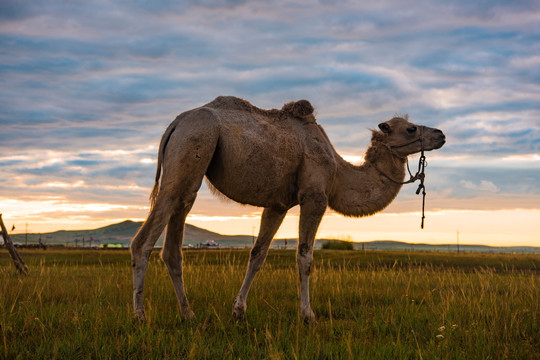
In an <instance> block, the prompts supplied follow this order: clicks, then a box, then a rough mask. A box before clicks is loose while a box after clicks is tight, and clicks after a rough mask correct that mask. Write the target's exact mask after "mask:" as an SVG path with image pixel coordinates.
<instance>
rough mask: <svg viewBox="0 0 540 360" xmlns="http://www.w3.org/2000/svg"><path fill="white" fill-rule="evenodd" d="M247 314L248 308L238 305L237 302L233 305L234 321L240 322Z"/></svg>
mask: <svg viewBox="0 0 540 360" xmlns="http://www.w3.org/2000/svg"><path fill="white" fill-rule="evenodd" d="M245 312H246V306H245V305H244V306H242V305H240V304H238V303H237V302H236V301H235V302H234V304H233V311H232V317H233V319H234V320H236V321H239V320H242V319H243V318H244V314H245Z"/></svg>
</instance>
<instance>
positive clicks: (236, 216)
mask: <svg viewBox="0 0 540 360" xmlns="http://www.w3.org/2000/svg"><path fill="white" fill-rule="evenodd" d="M423 4H424V5H423V6H419V5H418V3H417V2H414V1H389V2H384V3H380V4H379V3H378V4H375V3H373V4H364V3H362V2H348V1H345V2H340V3H339V5H337V4H336V5H334V4H333V3H332V2H320V3H319V4H317V5H314V4H312V2H306V1H293V2H285V1H277V2H267V1H258V2H243V1H219V0H216V1H208V2H203V3H202V4H196V3H192V2H188V3H186V2H177V3H176V2H165V3H163V2H156V3H152V2H142V3H141V2H138V3H137V4H132V5H127V4H118V3H117V2H112V1H103V2H100V3H99V4H98V3H93V2H69V3H65V2H57V1H48V2H39V1H38V2H8V3H6V4H4V5H1V6H0V13H1V14H2V15H0V16H1V17H2V21H1V22H0V48H1V52H0V71H1V72H2V77H1V79H2V86H1V87H0V110H1V111H0V168H1V169H2V176H1V177H0V213H2V214H3V219H4V221H5V223H6V225H7V226H8V227H9V228H11V226H12V224H14V225H15V230H14V233H23V232H25V231H26V226H28V231H29V232H34V233H37V232H49V231H56V230H60V229H89V228H97V227H101V226H105V225H109V224H112V223H115V222H120V221H124V220H126V219H132V220H136V221H142V220H144V219H145V218H146V216H147V214H148V210H149V200H148V198H149V195H150V192H151V188H152V186H153V183H154V176H155V171H156V169H155V167H156V158H157V149H158V145H159V141H160V138H161V135H162V133H163V131H164V130H165V128H166V127H167V125H168V124H169V123H170V122H171V121H172V120H173V119H174V118H175V117H176V116H177V115H178V114H179V113H181V112H184V111H186V110H189V109H192V108H194V107H198V106H201V105H203V104H205V103H207V102H209V101H211V100H212V99H214V98H215V97H216V96H218V95H235V96H238V97H242V98H245V99H247V100H249V101H250V102H251V103H253V104H254V105H256V106H259V107H262V108H280V107H281V106H282V105H283V104H284V103H286V102H288V101H290V100H298V99H309V100H310V102H311V103H312V104H313V105H314V106H315V108H316V113H315V114H316V117H317V122H318V123H319V124H321V125H322V126H323V127H324V129H325V130H326V132H327V133H328V136H329V137H330V140H331V141H332V143H333V144H334V146H335V148H336V150H337V151H338V152H339V153H340V154H342V156H343V157H344V158H345V159H346V160H347V161H350V162H351V163H354V164H360V163H361V162H362V161H363V152H364V150H365V149H366V147H367V146H368V144H369V140H370V136H371V131H370V129H375V128H377V124H378V123H379V122H381V121H384V120H387V119H389V118H391V117H392V116H394V115H395V114H408V115H409V117H410V120H411V121H412V122H415V123H419V124H425V125H428V126H433V127H437V128H440V129H442V130H443V131H444V132H445V134H446V135H447V143H446V145H445V146H444V147H443V148H442V149H440V150H437V151H434V152H429V153H427V154H426V155H427V161H428V166H427V168H426V189H427V194H428V195H427V198H426V226H425V229H424V230H421V229H420V209H421V197H419V196H417V195H415V190H416V185H406V186H404V187H403V189H402V191H401V193H400V194H399V195H398V197H397V199H396V200H395V201H394V202H393V203H392V204H391V205H390V206H389V207H388V208H387V209H385V210H384V211H383V212H382V213H380V214H377V215H375V216H373V217H370V218H362V219H352V218H346V217H343V216H341V215H338V214H336V213H334V212H332V211H330V210H329V211H328V212H327V215H326V217H325V219H324V220H323V222H322V224H321V227H320V229H319V232H318V237H320V238H342V239H350V240H353V241H370V240H381V239H384V240H400V241H406V242H411V243H419V242H424V243H432V244H441V243H454V242H455V241H456V235H457V232H458V231H459V233H460V241H461V242H462V243H464V244H465V243H467V244H487V245H497V246H506V245H508V246H510V245H532V246H540V225H539V224H540V182H539V180H538V179H540V122H539V120H538V119H540V107H539V105H538V104H540V75H539V70H538V69H540V48H539V44H540V28H539V27H538V19H539V18H540V5H538V4H535V3H522V2H501V3H493V4H490V3H489V2H488V3H486V2H482V3H478V4H477V3H474V2H470V1H457V2H452V3H448V2H447V1H436V0H430V1H426V2H424V3H423ZM417 159H418V155H416V156H411V158H410V165H411V167H412V168H414V167H415V166H416V163H417ZM413 170H414V169H413ZM260 213H261V209H258V208H253V207H250V206H241V205H238V204H234V203H232V202H224V201H222V200H220V199H217V198H216V197H214V196H213V195H212V194H211V193H210V191H209V190H208V188H207V187H206V185H205V184H203V186H202V188H201V190H200V192H199V195H198V198H197V201H196V203H195V206H194V207H193V209H192V212H191V213H190V215H189V217H188V223H191V224H193V225H196V226H199V227H202V228H206V229H208V230H212V231H215V232H219V233H222V234H247V235H251V234H253V233H255V234H256V232H257V230H258V227H259V218H260ZM298 216H299V210H298V207H296V208H293V209H291V211H290V212H289V215H288V216H287V218H286V220H285V222H284V223H283V225H282V227H281V229H280V230H279V232H278V235H277V237H290V238H293V237H296V236H297V232H298ZM26 224H28V225H26Z"/></svg>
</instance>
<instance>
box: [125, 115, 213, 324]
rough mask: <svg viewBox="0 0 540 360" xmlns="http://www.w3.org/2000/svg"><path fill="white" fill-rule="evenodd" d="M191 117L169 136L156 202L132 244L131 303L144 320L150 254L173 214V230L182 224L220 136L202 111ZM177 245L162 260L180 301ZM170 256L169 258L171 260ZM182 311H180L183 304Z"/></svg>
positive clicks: (181, 290)
mask: <svg viewBox="0 0 540 360" xmlns="http://www.w3.org/2000/svg"><path fill="white" fill-rule="evenodd" d="M190 116H192V117H193V118H192V119H187V120H185V121H184V120H183V121H181V122H178V123H177V126H176V129H175V130H174V131H173V132H172V133H171V134H170V138H169V141H168V144H167V148H166V150H165V153H164V160H163V161H164V162H163V175H162V178H161V186H160V189H159V193H158V196H157V199H156V203H155V205H154V208H153V209H152V211H151V212H150V215H149V216H148V219H147V220H146V222H145V223H144V225H143V226H142V227H141V229H140V230H139V232H138V233H137V235H135V237H134V238H133V241H132V243H131V258H132V265H133V304H134V309H135V315H136V316H137V317H138V318H140V319H143V320H144V318H145V314H144V307H143V287H144V276H145V273H146V268H147V266H148V259H149V257H150V253H151V252H152V249H153V247H154V244H155V243H156V241H157V239H158V238H159V236H160V235H161V233H162V232H163V229H164V227H165V224H167V223H168V222H169V219H170V218H171V215H172V214H175V216H177V218H176V219H175V220H172V222H171V225H172V227H173V228H175V229H178V228H179V227H180V226H181V225H180V224H182V225H183V223H184V219H185V216H186V215H187V213H188V212H189V209H191V205H192V204H193V201H195V196H196V193H197V191H198V190H199V188H200V186H201V183H202V180H203V178H204V175H205V173H206V171H207V169H208V166H209V164H210V162H211V160H212V157H213V155H214V151H215V148H216V144H217V141H218V137H219V133H218V131H217V128H216V127H215V126H214V125H213V124H214V123H215V122H212V121H210V122H208V121H207V119H206V118H205V117H204V116H205V113H204V112H198V113H197V112H194V113H192V114H191V115H190ZM188 120H189V121H188ZM193 124H199V126H192V125H193ZM205 124H208V125H205ZM179 212H180V213H181V214H182V215H181V217H182V220H181V221H179V220H178V213H179ZM173 232H175V231H174V230H171V231H169V234H172V233H173ZM177 233H178V232H177ZM170 236H172V237H173V238H175V237H176V238H177V237H178V236H177V235H176V236H174V235H170ZM175 242H176V244H175ZM179 246H180V240H179V239H178V238H177V239H176V240H173V241H171V242H170V244H169V245H168V247H167V249H168V250H167V251H165V259H167V260H166V263H167V266H168V267H169V272H171V269H172V275H171V276H172V277H173V283H174V287H175V290H176V291H177V294H178V292H179V291H180V296H179V298H180V299H182V298H183V295H182V293H183V286H182V283H181V280H180V282H179V281H178V279H179V278H180V279H181V276H180V277H178V274H181V271H179V270H178V269H181V268H180V263H179V259H180V256H179V255H178V256H177V258H176V259H175V254H174V250H172V248H174V247H179ZM177 251H179V250H177ZM169 257H172V258H171V260H169ZM175 260H176V262H175ZM171 264H172V267H171ZM181 308H183V307H182V302H181ZM188 316H189V315H188Z"/></svg>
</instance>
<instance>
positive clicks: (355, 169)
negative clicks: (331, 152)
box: [329, 132, 405, 217]
mask: <svg viewBox="0 0 540 360" xmlns="http://www.w3.org/2000/svg"><path fill="white" fill-rule="evenodd" d="M381 140H383V138H382V137H381V136H380V133H375V132H374V134H373V138H372V141H371V145H370V146H369V148H368V149H367V151H366V154H365V161H364V163H363V164H362V165H359V166H355V165H352V164H350V163H348V162H347V161H345V160H344V159H343V158H341V157H340V156H339V155H338V157H337V160H338V168H337V173H336V180H335V182H334V186H333V188H332V191H331V194H330V197H329V206H330V208H332V209H333V210H335V211H337V212H338V213H341V214H343V215H346V216H354V217H361V216H368V215H372V214H374V213H376V212H379V211H381V210H383V209H384V208H385V207H386V206H388V205H389V204H390V203H391V202H392V200H394V198H395V197H396V195H397V194H398V192H399V190H400V189H401V186H402V185H401V184H397V183H395V182H393V181H391V180H389V179H388V178H387V177H386V176H384V175H383V174H381V172H383V173H384V174H386V175H388V176H389V177H391V178H392V179H393V180H395V181H400V182H402V181H403V179H404V178H405V159H404V158H399V157H397V156H394V155H392V153H391V152H390V149H389V148H388V147H387V146H386V145H385V144H384V143H383V142H382V141H381ZM336 155H337V154H336Z"/></svg>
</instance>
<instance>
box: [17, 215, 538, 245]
mask: <svg viewBox="0 0 540 360" xmlns="http://www.w3.org/2000/svg"><path fill="white" fill-rule="evenodd" d="M142 224H143V222H139V221H132V220H125V221H122V222H119V223H116V224H111V225H107V226H103V227H100V228H96V229H90V230H58V231H53V232H49V233H42V234H37V233H33V234H13V235H11V238H12V239H13V241H14V242H19V243H21V244H24V243H25V242H26V241H28V244H37V243H38V242H39V239H40V237H41V241H42V242H43V243H44V244H47V245H53V244H63V245H67V246H74V245H75V246H81V245H84V246H90V245H98V244H121V245H122V246H127V245H129V243H130V242H131V239H132V238H133V236H135V234H136V233H137V231H138V230H139V228H140V227H141V225H142ZM163 238H164V235H163V234H162V235H161V237H160V238H159V240H158V241H157V243H156V245H157V246H161V245H162V244H163ZM209 240H213V241H215V242H216V243H218V244H220V245H221V246H225V247H249V246H251V245H252V244H253V237H252V236H250V235H223V234H219V233H216V232H213V231H210V230H206V229H203V228H199V227H197V226H194V225H191V224H186V226H185V232H184V245H193V246H196V245H198V244H200V243H203V242H205V241H209ZM324 241H337V240H332V239H317V242H316V244H315V247H316V248H320V246H321V244H322V243H323V242H324ZM296 243H297V240H296V239H275V240H274V241H273V242H272V247H274V248H276V247H279V248H283V247H285V246H286V247H287V248H293V247H296ZM353 244H354V248H355V249H357V250H370V251H377V250H399V251H448V252H457V251H458V246H457V245H456V244H426V243H421V244H418V243H416V244H415V243H407V242H404V241H395V240H374V241H367V242H353ZM459 250H461V251H466V252H471V251H474V252H527V253H540V247H534V246H509V247H505V246H489V245H459Z"/></svg>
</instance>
